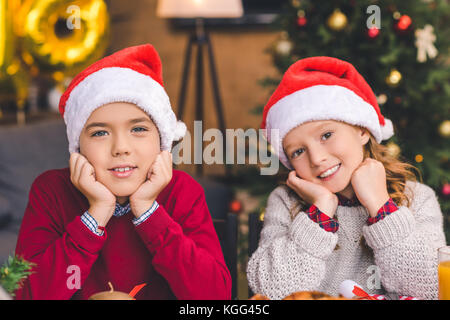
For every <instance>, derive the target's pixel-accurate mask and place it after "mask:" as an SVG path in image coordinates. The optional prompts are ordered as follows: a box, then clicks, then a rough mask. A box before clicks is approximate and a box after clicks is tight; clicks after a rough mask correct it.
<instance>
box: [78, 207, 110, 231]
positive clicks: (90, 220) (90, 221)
mask: <svg viewBox="0 0 450 320" xmlns="http://www.w3.org/2000/svg"><path fill="white" fill-rule="evenodd" d="M81 221H82V222H83V223H84V225H85V226H86V227H88V229H89V230H91V231H92V232H93V233H95V234H96V235H98V236H100V237H101V236H103V235H104V234H105V231H104V230H100V232H99V231H98V223H97V221H95V219H94V217H92V216H91V215H90V214H89V212H87V211H86V212H85V213H84V214H83V215H82V216H81Z"/></svg>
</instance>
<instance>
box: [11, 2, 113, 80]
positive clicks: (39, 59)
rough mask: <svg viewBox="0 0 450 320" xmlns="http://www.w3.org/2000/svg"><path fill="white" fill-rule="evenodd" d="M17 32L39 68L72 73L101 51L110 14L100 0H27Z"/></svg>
mask: <svg viewBox="0 0 450 320" xmlns="http://www.w3.org/2000/svg"><path fill="white" fill-rule="evenodd" d="M19 17H20V20H21V21H20V24H21V25H22V27H18V34H19V36H21V37H22V39H23V44H24V49H25V50H26V51H27V52H28V53H29V55H30V56H31V59H30V58H28V60H29V61H33V62H32V63H33V65H37V66H38V67H39V69H40V70H41V71H47V72H54V71H63V72H64V73H65V74H66V75H68V76H70V75H74V74H76V73H77V72H79V71H81V70H82V69H84V68H85V67H86V66H87V65H89V64H91V63H93V62H94V61H96V60H98V59H99V58H101V57H102V55H103V54H104V52H105V50H106V47H107V43H108V34H109V16H108V11H107V7H106V4H105V3H104V2H103V0H76V1H74V0H27V1H26V2H25V3H24V4H23V6H22V8H21V11H20V14H19Z"/></svg>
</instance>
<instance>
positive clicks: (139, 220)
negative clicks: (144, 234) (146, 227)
mask: <svg viewBox="0 0 450 320" xmlns="http://www.w3.org/2000/svg"><path fill="white" fill-rule="evenodd" d="M158 208H159V204H158V202H156V201H154V202H153V204H152V205H151V207H150V209H148V210H147V211H145V212H144V213H143V214H141V216H140V217H139V218H133V224H134V225H135V226H136V227H137V226H138V225H140V224H141V223H142V222H144V221H145V220H147V219H148V218H149V217H150V216H151V215H152V214H153V212H155V211H156V209H158Z"/></svg>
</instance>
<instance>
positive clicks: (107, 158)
mask: <svg viewBox="0 0 450 320" xmlns="http://www.w3.org/2000/svg"><path fill="white" fill-rule="evenodd" d="M60 111H61V114H62V115H63V116H64V120H65V123H66V125H67V137H68V142H69V152H70V154H71V155H70V163H69V168H64V169H56V170H49V171H46V172H44V173H43V174H41V175H40V176H39V177H37V178H36V180H35V181H34V183H33V185H32V186H31V190H30V196H29V202H28V206H27V208H26V211H25V215H24V218H23V221H22V226H21V229H20V233H19V238H18V243H17V247H16V254H18V255H22V256H24V258H25V259H27V260H29V261H31V262H33V263H34V264H35V267H34V268H33V270H32V271H33V273H32V274H31V275H30V277H29V278H27V279H26V282H25V284H24V286H23V288H22V289H21V290H19V292H17V293H16V297H17V298H18V299H87V298H89V297H90V296H91V295H92V294H94V293H97V292H99V291H105V290H107V288H108V282H111V283H112V284H113V286H114V288H115V290H118V291H123V292H130V291H132V289H133V288H134V287H135V286H137V285H140V284H143V283H144V284H146V286H144V287H143V289H142V290H141V291H139V292H138V294H137V296H136V299H174V298H177V299H229V298H230V296H231V277H230V273H229V271H228V269H227V267H226V265H225V261H224V258H223V254H222V250H221V248H220V244H219V240H218V238H217V235H216V233H215V230H214V226H213V224H212V219H211V216H210V213H209V211H208V207H207V205H206V201H205V196H204V192H203V189H202V187H201V186H200V185H199V184H198V183H197V182H196V181H194V179H192V178H191V177H190V176H189V175H187V174H185V173H183V172H181V171H177V170H172V156H171V154H170V149H171V147H172V142H173V141H174V140H178V139H180V138H181V137H182V136H183V135H184V133H185V130H186V127H185V125H184V124H183V123H181V122H179V121H177V120H176V117H175V114H174V113H173V111H172V108H171V106H170V102H169V98H168V96H167V94H166V92H165V90H164V87H163V82H162V69H161V61H160V59H159V56H158V54H157V52H156V50H155V49H154V48H153V47H152V46H151V45H142V46H135V47H130V48H126V49H123V50H121V51H118V52H116V53H114V54H113V55H111V56H108V57H105V58H103V59H101V60H99V61H97V62H96V63H94V64H93V65H91V66H89V67H88V68H87V69H86V70H84V71H83V72H81V73H80V74H79V75H78V76H77V77H75V78H74V79H73V80H72V82H71V84H70V85H69V87H68V88H67V90H66V92H65V93H64V94H63V96H62V97H61V100H60Z"/></svg>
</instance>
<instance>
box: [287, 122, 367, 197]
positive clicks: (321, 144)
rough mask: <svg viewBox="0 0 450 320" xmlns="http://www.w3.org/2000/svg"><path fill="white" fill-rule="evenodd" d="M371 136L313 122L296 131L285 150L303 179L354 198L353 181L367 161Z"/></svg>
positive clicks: (347, 127) (346, 126)
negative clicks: (353, 175) (364, 151)
mask: <svg viewBox="0 0 450 320" xmlns="http://www.w3.org/2000/svg"><path fill="white" fill-rule="evenodd" d="M369 136H370V133H368V132H367V130H365V129H362V128H360V127H357V126H352V125H349V124H346V123H343V122H339V121H333V120H327V121H312V122H307V123H304V124H302V125H300V126H298V127H296V128H294V129H292V130H291V131H290V132H289V133H288V134H287V135H286V136H285V138H284V140H283V149H284V151H285V153H286V155H287V156H288V159H289V161H290V163H291V165H292V167H293V168H294V170H295V171H296V173H297V175H298V176H299V177H300V178H302V179H305V180H307V181H310V182H313V183H316V184H319V185H322V186H324V187H326V188H327V189H328V190H330V191H331V192H332V193H340V194H341V195H343V196H345V197H347V198H352V197H353V195H354V193H353V188H352V186H351V183H350V182H351V177H352V174H353V172H354V171H355V169H356V168H357V167H358V166H359V164H361V162H362V161H363V159H364V153H363V146H364V145H365V144H366V143H367V142H368V141H369ZM330 169H331V170H330ZM328 170H330V171H328ZM327 171H328V172H327ZM321 175H322V176H321ZM324 175H326V176H324Z"/></svg>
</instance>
